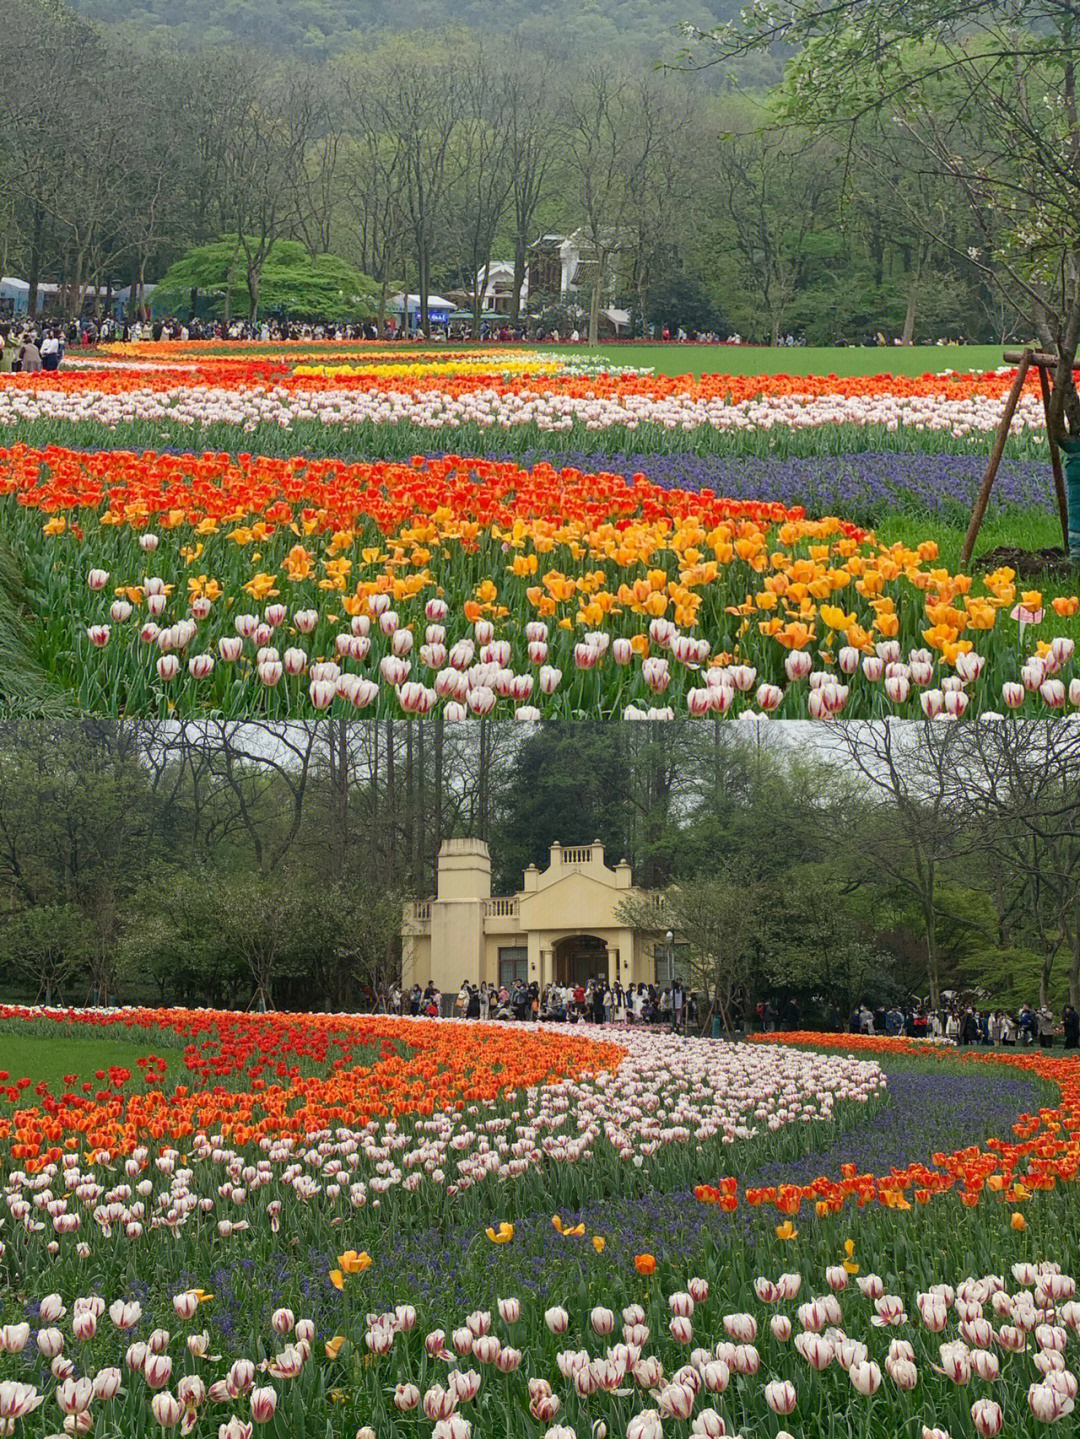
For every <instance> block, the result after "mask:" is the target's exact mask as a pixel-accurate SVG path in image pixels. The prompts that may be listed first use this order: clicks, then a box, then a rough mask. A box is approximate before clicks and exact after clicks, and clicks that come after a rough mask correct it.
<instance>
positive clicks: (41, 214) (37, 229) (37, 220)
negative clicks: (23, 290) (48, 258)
mask: <svg viewBox="0 0 1080 1439" xmlns="http://www.w3.org/2000/svg"><path fill="white" fill-rule="evenodd" d="M44 229H45V211H44V210H43V209H42V208H41V206H40V205H39V206H38V207H37V209H36V210H35V211H34V228H33V232H32V235H31V238H30V280H29V285H30V289H29V292H28V293H27V297H26V317H27V319H28V320H35V319H37V299H38V285H39V283H40V281H41V242H42V236H43V233H44Z"/></svg>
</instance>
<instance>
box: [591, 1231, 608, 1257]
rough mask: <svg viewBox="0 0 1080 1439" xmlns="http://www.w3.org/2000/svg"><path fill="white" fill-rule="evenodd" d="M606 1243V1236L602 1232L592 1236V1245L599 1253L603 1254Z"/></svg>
mask: <svg viewBox="0 0 1080 1439" xmlns="http://www.w3.org/2000/svg"><path fill="white" fill-rule="evenodd" d="M606 1243H607V1240H606V1239H605V1238H604V1236H603V1235H602V1234H594V1235H593V1237H592V1247H593V1248H594V1249H595V1250H596V1252H597V1254H603V1252H604V1245H605V1244H606Z"/></svg>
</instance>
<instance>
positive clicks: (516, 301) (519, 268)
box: [510, 235, 525, 325]
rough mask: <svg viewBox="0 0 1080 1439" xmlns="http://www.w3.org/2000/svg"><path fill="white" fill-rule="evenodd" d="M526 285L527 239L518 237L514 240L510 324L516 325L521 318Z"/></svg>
mask: <svg viewBox="0 0 1080 1439" xmlns="http://www.w3.org/2000/svg"><path fill="white" fill-rule="evenodd" d="M524 283H525V238H524V236H523V235H518V236H517V237H516V238H515V240H514V289H513V293H512V294H511V296H510V323H511V324H512V325H516V324H517V322H518V320H519V319H520V318H521V287H522V285H523V284H524Z"/></svg>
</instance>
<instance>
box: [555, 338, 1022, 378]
mask: <svg viewBox="0 0 1080 1439" xmlns="http://www.w3.org/2000/svg"><path fill="white" fill-rule="evenodd" d="M559 348H560V349H562V348H563V347H562V346H560V347H559ZM566 351H567V353H568V354H581V353H584V354H593V353H596V352H594V351H591V350H589V349H588V348H587V347H586V346H582V345H571V346H567V347H566ZM598 353H600V354H602V355H604V356H606V357H607V358H608V359H610V360H611V361H613V362H614V363H615V364H620V365H635V366H639V365H640V366H651V367H652V368H653V369H654V370H655V371H656V372H657V374H660V375H717V374H719V375H841V376H849V375H925V374H927V373H929V372H933V373H938V372H940V371H942V370H960V371H965V372H966V371H968V370H996V369H997V368H998V367H999V366H1000V365H1001V364H1002V363H1003V360H1002V351H1001V346H1000V345H946V346H938V345H912V346H910V347H909V348H904V347H902V346H899V345H883V346H875V347H867V348H865V349H864V348H859V347H855V346H848V347H831V348H821V349H811V348H807V349H792V350H787V349H783V348H776V349H773V348H770V347H768V346H764V345H761V346H759V345H746V346H743V345H632V344H625V345H601V346H600V347H599V350H598Z"/></svg>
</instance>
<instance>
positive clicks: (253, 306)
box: [247, 265, 260, 324]
mask: <svg viewBox="0 0 1080 1439" xmlns="http://www.w3.org/2000/svg"><path fill="white" fill-rule="evenodd" d="M259 280H260V276H259V272H258V271H257V270H254V269H252V267H251V266H250V265H249V266H248V273H247V292H248V302H249V304H248V319H249V321H250V322H251V324H254V323H255V319H256V316H257V315H258V313H259Z"/></svg>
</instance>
